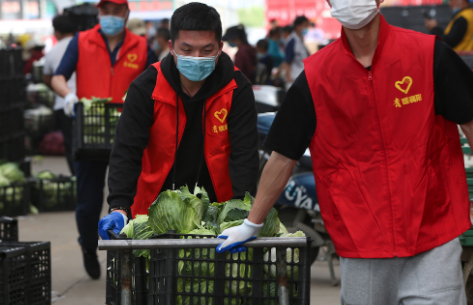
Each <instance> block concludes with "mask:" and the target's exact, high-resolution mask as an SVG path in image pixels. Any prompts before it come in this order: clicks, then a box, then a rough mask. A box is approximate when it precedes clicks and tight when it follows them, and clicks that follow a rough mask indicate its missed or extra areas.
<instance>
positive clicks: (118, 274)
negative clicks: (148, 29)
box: [105, 231, 148, 305]
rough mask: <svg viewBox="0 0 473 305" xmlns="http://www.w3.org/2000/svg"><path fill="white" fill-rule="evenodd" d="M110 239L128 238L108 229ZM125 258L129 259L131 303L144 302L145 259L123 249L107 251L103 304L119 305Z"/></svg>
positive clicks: (137, 304)
mask: <svg viewBox="0 0 473 305" xmlns="http://www.w3.org/2000/svg"><path fill="white" fill-rule="evenodd" d="M109 234H110V238H111V239H129V238H127V237H126V235H118V234H115V233H112V232H110V231H109ZM126 258H128V259H129V260H131V274H132V283H129V285H130V287H131V291H132V300H131V301H132V303H131V304H133V305H143V304H146V300H147V296H148V273H147V272H146V269H147V266H146V260H145V259H144V258H143V257H139V258H137V257H135V256H134V255H133V254H132V253H131V251H128V252H125V251H123V250H116V251H107V275H106V276H107V278H106V288H105V289H106V291H105V293H106V297H105V304H107V305H121V304H122V302H121V294H122V270H123V268H122V265H123V263H127V262H126V260H125V259H126Z"/></svg>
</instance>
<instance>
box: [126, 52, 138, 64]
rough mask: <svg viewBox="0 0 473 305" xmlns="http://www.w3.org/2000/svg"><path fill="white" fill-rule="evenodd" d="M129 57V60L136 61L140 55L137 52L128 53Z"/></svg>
mask: <svg viewBox="0 0 473 305" xmlns="http://www.w3.org/2000/svg"><path fill="white" fill-rule="evenodd" d="M127 57H128V60H129V61H130V62H134V61H135V60H136V59H137V58H138V55H136V54H128V55H127Z"/></svg>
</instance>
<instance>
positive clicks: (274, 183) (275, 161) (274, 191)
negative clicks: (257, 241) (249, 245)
mask: <svg viewBox="0 0 473 305" xmlns="http://www.w3.org/2000/svg"><path fill="white" fill-rule="evenodd" d="M296 163H297V161H294V160H292V159H289V158H287V157H285V156H283V155H281V154H278V153H277V152H273V153H272V154H271V157H270V158H269V161H268V163H267V164H266V166H265V168H264V170H263V174H262V175H261V181H260V184H259V188H258V193H257V194H256V199H255V202H254V203H253V207H252V208H251V212H250V215H249V216H248V220H249V221H251V222H253V223H255V224H260V223H263V221H264V219H265V218H266V215H268V213H269V210H271V208H272V207H273V205H274V203H275V202H276V200H277V199H278V198H279V196H280V195H281V193H282V191H283V190H284V187H285V186H286V184H287V181H288V180H289V178H290V177H291V174H292V170H293V169H294V166H295V165H296Z"/></svg>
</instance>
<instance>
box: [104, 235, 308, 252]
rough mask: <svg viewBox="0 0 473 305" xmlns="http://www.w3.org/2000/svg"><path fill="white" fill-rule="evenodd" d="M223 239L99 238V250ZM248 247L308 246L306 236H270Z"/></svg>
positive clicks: (210, 242) (208, 245)
mask: <svg viewBox="0 0 473 305" xmlns="http://www.w3.org/2000/svg"><path fill="white" fill-rule="evenodd" d="M222 242H223V240H222V239H218V238H208V239H196V238H193V239H147V240H99V250H125V249H158V248H161V249H177V248H211V247H217V246H218V245H219V244H221V243H222ZM245 246H246V247H248V248H264V247H299V248H306V247H307V246H308V243H307V238H305V237H289V238H281V237H270V238H258V239H256V240H253V241H250V242H247V243H246V244H245Z"/></svg>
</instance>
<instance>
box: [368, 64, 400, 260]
mask: <svg viewBox="0 0 473 305" xmlns="http://www.w3.org/2000/svg"><path fill="white" fill-rule="evenodd" d="M368 80H369V81H370V83H371V89H372V91H373V99H374V103H375V105H376V114H377V116H378V123H379V132H380V133H381V142H382V143H383V150H384V161H385V163H386V181H387V183H388V192H389V193H388V196H389V206H390V207H391V221H392V228H393V246H394V256H396V257H397V247H396V238H395V235H396V233H395V230H394V211H393V203H392V199H391V194H392V191H391V184H390V183H389V162H388V153H387V151H386V144H385V143H386V142H385V140H384V134H383V129H382V126H381V119H380V117H379V110H378V104H377V102H376V94H375V91H374V84H373V73H372V72H371V71H369V72H368Z"/></svg>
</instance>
